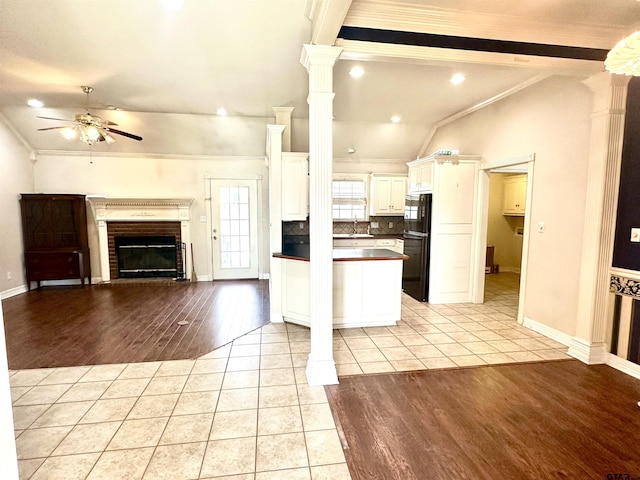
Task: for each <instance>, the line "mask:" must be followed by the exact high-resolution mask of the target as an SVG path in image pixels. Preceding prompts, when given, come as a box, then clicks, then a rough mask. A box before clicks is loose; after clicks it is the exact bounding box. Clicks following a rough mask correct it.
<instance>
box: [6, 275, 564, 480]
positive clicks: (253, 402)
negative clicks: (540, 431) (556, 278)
mask: <svg viewBox="0 0 640 480" xmlns="http://www.w3.org/2000/svg"><path fill="white" fill-rule="evenodd" d="M504 278H509V277H508V276H507V277H504ZM512 287H513V286H512V285H511V286H509V285H506V286H505V285H494V286H493V287H491V286H489V285H488V286H487V295H486V297H487V299H486V302H485V303H484V304H483V305H471V304H465V305H449V306H437V305H428V304H422V303H420V302H417V301H414V300H413V299H411V298H410V297H407V296H404V297H403V304H402V312H403V313H402V321H400V322H399V324H398V325H397V326H393V327H379V328H363V329H360V328H358V329H348V330H339V331H336V332H334V350H335V353H334V355H335V361H336V364H337V369H338V373H339V375H352V374H362V373H373V372H392V371H406V370H416V369H431V368H458V367H461V366H470V365H484V364H496V363H513V362H526V361H541V360H553V359H562V358H567V356H566V348H565V347H564V346H563V345H561V344H559V343H557V342H555V341H553V340H550V339H547V338H546V337H544V336H542V335H540V334H537V333H535V332H533V331H531V330H529V329H527V328H524V327H521V326H519V325H518V324H517V323H516V322H515V314H516V308H517V294H514V293H513V288H512ZM309 349H310V345H309V330H308V329H306V328H304V327H300V326H296V325H291V324H270V325H267V326H265V327H263V328H261V329H259V330H256V331H254V332H251V333H250V334H248V335H245V336H243V337H241V338H239V339H237V340H235V341H234V342H233V343H232V344H230V345H227V346H226V347H222V348H220V349H217V350H215V351H213V352H211V353H210V354H208V355H205V356H203V357H201V358H199V359H197V360H178V361H168V362H151V363H136V364H122V365H99V366H86V367H70V368H51V369H36V370H19V371H11V372H10V381H11V386H12V388H11V390H12V397H13V413H14V423H15V429H16V442H17V447H18V458H19V464H20V478H21V479H32V480H43V479H46V480H57V479H64V480H76V479H78V480H81V479H88V480H99V479H109V480H117V479H123V480H135V479H146V480H149V479H171V480H191V479H218V480H223V479H224V480H232V479H233V480H271V479H277V480H323V479H326V480H329V479H330V480H342V479H350V475H349V471H348V468H347V465H346V463H345V457H344V454H343V450H342V446H341V442H340V440H339V437H338V433H337V430H336V427H335V424H334V421H333V417H332V415H331V411H330V408H329V405H328V403H327V398H326V396H325V393H324V389H323V387H309V386H308V385H307V383H306V379H305V375H304V367H305V365H306V361H307V356H308V353H309Z"/></svg>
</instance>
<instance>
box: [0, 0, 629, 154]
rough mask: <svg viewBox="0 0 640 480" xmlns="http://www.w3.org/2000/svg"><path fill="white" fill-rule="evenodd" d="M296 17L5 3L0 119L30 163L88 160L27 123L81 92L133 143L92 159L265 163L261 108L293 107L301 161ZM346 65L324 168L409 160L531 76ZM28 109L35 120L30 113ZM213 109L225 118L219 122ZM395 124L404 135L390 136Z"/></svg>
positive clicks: (74, 0) (289, 1)
mask: <svg viewBox="0 0 640 480" xmlns="http://www.w3.org/2000/svg"><path fill="white" fill-rule="evenodd" d="M316 1H317V0H316ZM323 1H335V0H323ZM339 1H344V0H339ZM382 4H384V5H386V6H391V7H393V8H394V9H395V8H400V7H414V8H415V7H420V9H435V10H437V11H438V12H441V11H443V9H455V10H456V11H467V12H468V11H471V12H484V14H495V15H496V18H498V17H499V19H500V21H502V22H505V21H507V22H508V21H510V20H509V19H510V18H518V17H520V18H524V17H527V18H529V19H531V18H535V19H539V20H541V21H552V22H558V21H567V20H569V21H571V22H574V23H576V24H582V26H583V27H584V26H585V25H586V26H591V25H600V26H603V25H604V26H606V27H607V28H611V27H615V28H616V29H617V30H620V31H622V30H625V29H626V30H628V29H629V28H631V27H632V26H633V25H634V23H636V22H637V21H638V20H640V6H639V3H638V2H636V1H635V0H537V1H536V2H513V1H512V0H404V1H402V2H399V1H395V0H354V1H353V4H352V8H353V9H354V11H355V10H356V9H361V8H363V7H367V8H369V7H370V6H373V7H372V8H377V7H378V6H379V5H382ZM305 9H306V2H305V1H304V0H238V1H228V0H184V4H183V6H182V8H181V9H179V10H177V11H169V10H167V9H166V8H164V7H163V2H162V1H161V0H135V1H131V0H108V1H107V0H94V1H86V0H56V1H51V0H2V1H1V2H0V113H1V114H2V115H3V116H4V118H5V121H6V122H8V123H9V124H10V125H11V126H12V128H13V129H14V130H15V131H16V132H17V133H18V135H19V136H21V137H22V138H23V139H24V140H25V142H26V143H27V144H28V145H30V146H31V148H33V149H34V150H36V151H39V152H43V151H85V150H86V147H85V146H84V145H82V144H81V143H80V142H76V143H69V142H66V141H65V140H63V139H62V137H61V136H60V135H59V134H58V133H57V131H56V130H53V131H45V132H39V131H37V129H38V128H45V127H51V126H58V125H59V124H58V123H56V122H54V121H50V120H42V119H38V118H36V116H48V117H58V118H70V119H71V118H73V116H74V115H75V114H76V113H81V112H82V111H83V110H84V106H85V95H84V93H82V91H81V85H91V86H93V87H94V89H95V90H94V92H93V93H92V94H91V96H90V99H89V110H91V112H92V113H94V114H98V115H100V116H102V117H103V118H106V119H109V120H112V121H114V122H116V123H118V124H119V128H120V129H122V130H124V131H128V132H132V133H135V134H138V135H141V136H142V137H143V138H144V140H143V141H142V142H135V141H133V140H130V139H127V138H124V137H116V143H114V144H112V145H106V144H98V145H95V146H94V147H93V148H94V151H107V152H112V153H118V154H121V153H135V154H161V155H175V156H182V155H262V154H264V138H265V125H266V124H267V123H271V122H273V120H274V115H273V111H272V110H271V107H275V106H290V107H295V110H294V113H293V116H294V119H297V121H296V122H295V123H294V129H293V130H292V135H293V142H292V143H293V145H294V146H295V147H297V148H299V149H304V148H306V146H307V138H306V137H307V132H306V123H305V119H306V117H307V115H308V109H307V105H306V97H307V91H308V88H307V85H308V83H307V82H308V80H307V73H306V71H305V70H304V68H303V66H302V65H301V64H300V61H299V60H300V54H301V51H302V45H303V44H304V43H307V42H309V40H310V38H311V29H312V24H311V21H310V19H309V18H307V16H306V14H305V11H306V10H305ZM505 12H508V15H507V16H505ZM507 17H508V18H507ZM607 22H608V25H607ZM361 26H368V25H366V24H362V25H361ZM603 28H604V27H603ZM469 31H470V32H472V31H473V28H472V26H469ZM624 33H626V32H623V33H621V34H620V36H623V34H624ZM470 36H472V35H471V33H470ZM356 57H357V55H356ZM345 58H349V59H343V60H339V61H338V63H337V64H336V67H335V81H334V85H335V92H336V97H335V107H334V113H335V127H334V133H335V149H334V155H335V156H336V157H341V156H345V154H344V152H345V151H346V148H347V147H349V146H356V147H357V148H358V154H359V156H360V158H367V159H372V160H381V159H395V160H401V161H406V160H410V159H412V158H415V156H416V154H417V152H418V151H419V149H420V147H421V145H422V143H423V142H424V140H425V138H426V136H427V135H428V132H429V131H430V129H431V128H432V126H433V125H434V124H436V123H437V122H439V121H441V120H443V119H444V118H446V117H448V116H450V115H453V114H455V113H457V112H460V111H462V110H464V109H466V108H469V107H471V106H473V105H475V104H477V103H479V102H482V101H484V100H486V99H488V98H490V97H492V96H494V95H496V94H499V93H500V92H503V91H505V90H508V89H509V88H511V87H514V86H515V85H518V84H520V83H522V82H525V81H527V80H528V79H530V78H533V77H535V76H536V75H538V74H540V72H541V70H540V69H539V68H538V67H537V66H536V67H534V66H524V67H523V66H522V64H520V65H515V64H514V65H511V66H504V65H495V64H494V65H489V64H482V62H483V60H478V61H477V62H474V61H472V62H471V63H470V62H468V61H466V62H465V63H452V62H443V61H442V59H440V60H439V61H437V62H436V61H425V59H424V58H423V59H421V60H419V61H418V60H415V59H411V58H409V59H405V60H403V61H397V60H398V59H386V60H385V61H380V59H379V58H375V59H374V60H373V61H372V58H373V57H362V58H363V60H361V61H358V60H353V59H352V58H354V56H353V55H351V56H346V55H345ZM365 60H368V61H365ZM388 60H395V61H388ZM478 62H480V63H478ZM355 64H359V65H361V66H362V67H363V68H364V69H365V75H364V76H363V77H362V78H360V79H353V78H351V77H349V75H348V71H349V69H350V68H351V66H353V65H355ZM592 70H593V67H592ZM459 71H460V72H464V73H465V75H466V77H467V81H466V82H465V83H464V84H462V85H459V86H452V85H451V84H450V83H449V82H448V79H449V77H450V76H451V74H453V73H456V72H459ZM546 73H552V71H550V70H547V71H546ZM576 74H578V75H586V74H585V73H584V72H583V73H580V72H577V73H576ZM29 98H38V99H40V100H42V101H44V103H45V107H44V108H42V109H33V108H30V107H27V106H26V101H27V100H28V99H29ZM108 106H117V107H119V108H120V109H121V110H119V111H113V110H109V109H108ZM219 107H224V108H225V109H226V110H227V111H228V112H229V116H228V117H226V118H220V117H217V116H216V115H215V111H216V109H218V108H219ZM392 115H400V116H401V118H402V122H401V123H400V124H391V123H390V122H389V119H390V117H391V116H392Z"/></svg>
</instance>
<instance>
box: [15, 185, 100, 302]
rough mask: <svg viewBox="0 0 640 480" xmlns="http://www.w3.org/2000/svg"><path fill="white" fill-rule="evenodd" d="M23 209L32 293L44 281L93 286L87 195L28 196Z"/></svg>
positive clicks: (23, 203) (22, 205)
mask: <svg viewBox="0 0 640 480" xmlns="http://www.w3.org/2000/svg"><path fill="white" fill-rule="evenodd" d="M20 208H21V211H22V235H23V240H24V260H25V267H26V276H27V286H28V288H29V290H31V282H37V285H38V288H40V282H41V281H42V280H67V279H79V280H80V281H81V284H82V285H83V286H84V282H85V279H88V281H89V283H91V264H90V258H89V240H88V236H87V207H86V200H85V196H84V195H67V194H41V193H37V194H31V193H29V194H27V193H25V194H22V195H21V198H20Z"/></svg>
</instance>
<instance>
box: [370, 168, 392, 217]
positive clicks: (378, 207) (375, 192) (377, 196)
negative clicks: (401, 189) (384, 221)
mask: <svg viewBox="0 0 640 480" xmlns="http://www.w3.org/2000/svg"><path fill="white" fill-rule="evenodd" d="M392 181H393V179H392V178H391V177H374V179H373V188H372V189H371V195H372V199H371V203H372V208H371V214H372V215H388V214H389V213H391V188H392Z"/></svg>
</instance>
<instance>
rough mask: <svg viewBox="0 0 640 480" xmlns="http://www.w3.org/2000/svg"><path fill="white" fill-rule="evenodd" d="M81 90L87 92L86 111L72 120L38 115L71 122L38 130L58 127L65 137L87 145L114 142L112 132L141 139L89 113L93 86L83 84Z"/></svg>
mask: <svg viewBox="0 0 640 480" xmlns="http://www.w3.org/2000/svg"><path fill="white" fill-rule="evenodd" d="M82 91H83V92H84V93H86V94H87V101H86V110H87V112H86V113H79V114H77V115H76V116H75V118H74V119H73V120H66V119H63V118H52V117H38V118H42V119H45V120H56V121H59V122H67V123H71V124H72V125H68V126H66V127H48V128H39V129H38V130H57V129H60V133H61V134H62V136H63V137H64V138H65V139H67V140H69V141H72V140H75V139H77V138H79V139H80V140H81V141H83V142H84V143H87V144H89V145H92V144H94V143H99V142H107V143H108V144H111V143H113V142H115V138H113V136H112V135H111V134H112V133H115V134H116V135H122V136H123V137H127V138H131V139H133V140H137V141H140V140H142V137H140V136H139V135H134V134H133V133H128V132H123V131H122V130H116V129H115V128H113V127H114V126H117V125H118V124H117V123H113V122H110V121H109V120H103V119H102V118H100V117H98V116H97V115H92V114H91V113H89V109H88V105H89V94H90V93H91V92H93V87H89V86H83V87H82Z"/></svg>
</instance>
